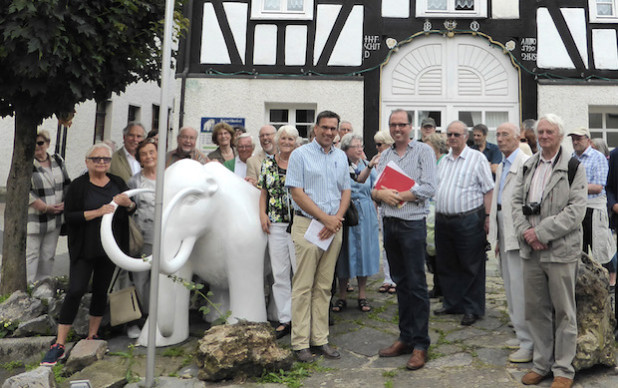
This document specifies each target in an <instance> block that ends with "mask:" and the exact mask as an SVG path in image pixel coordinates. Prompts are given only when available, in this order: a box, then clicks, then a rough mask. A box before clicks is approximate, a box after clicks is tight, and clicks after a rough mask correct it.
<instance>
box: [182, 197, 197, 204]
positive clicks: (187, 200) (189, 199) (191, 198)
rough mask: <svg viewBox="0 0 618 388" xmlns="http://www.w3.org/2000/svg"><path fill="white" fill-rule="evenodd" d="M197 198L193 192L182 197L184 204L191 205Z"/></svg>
mask: <svg viewBox="0 0 618 388" xmlns="http://www.w3.org/2000/svg"><path fill="white" fill-rule="evenodd" d="M198 200H199V198H198V196H197V195H195V194H191V195H187V196H186V197H185V199H184V201H185V204H186V205H193V204H195V203H196V202H197V201H198Z"/></svg>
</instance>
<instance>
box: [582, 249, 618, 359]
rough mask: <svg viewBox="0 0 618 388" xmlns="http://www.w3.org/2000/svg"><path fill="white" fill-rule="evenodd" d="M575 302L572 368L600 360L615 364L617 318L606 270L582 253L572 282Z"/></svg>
mask: <svg viewBox="0 0 618 388" xmlns="http://www.w3.org/2000/svg"><path fill="white" fill-rule="evenodd" d="M575 301H576V303H577V352H576V354H575V358H574V359H573V367H574V368H575V370H581V369H584V368H590V367H591V366H593V365H597V364H603V365H607V366H616V357H615V355H614V353H615V352H616V344H615V340H614V327H615V325H616V320H615V318H614V313H613V311H612V307H611V303H610V302H611V299H610V296H609V277H608V274H607V271H606V270H605V269H604V268H603V267H602V266H601V265H600V264H599V263H597V262H596V261H594V260H592V259H591V258H590V257H589V256H588V255H586V254H584V253H582V260H581V263H580V265H579V268H578V271H577V283H576V284H575Z"/></svg>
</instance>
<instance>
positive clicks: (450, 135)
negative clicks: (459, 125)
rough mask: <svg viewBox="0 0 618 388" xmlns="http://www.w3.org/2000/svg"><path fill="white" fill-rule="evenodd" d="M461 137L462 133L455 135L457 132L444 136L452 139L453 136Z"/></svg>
mask: <svg viewBox="0 0 618 388" xmlns="http://www.w3.org/2000/svg"><path fill="white" fill-rule="evenodd" d="M461 135H463V133H457V132H447V133H446V136H448V137H453V136H455V137H459V136H461Z"/></svg>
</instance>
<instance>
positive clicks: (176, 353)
mask: <svg viewBox="0 0 618 388" xmlns="http://www.w3.org/2000/svg"><path fill="white" fill-rule="evenodd" d="M184 354H185V351H184V350H183V349H182V348H179V347H176V346H175V347H173V348H167V349H165V350H164V351H163V353H162V355H163V357H180V356H182V355H184Z"/></svg>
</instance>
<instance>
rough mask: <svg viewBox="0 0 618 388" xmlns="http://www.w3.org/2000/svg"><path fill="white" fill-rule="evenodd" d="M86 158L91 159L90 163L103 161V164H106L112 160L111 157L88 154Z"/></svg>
mask: <svg viewBox="0 0 618 388" xmlns="http://www.w3.org/2000/svg"><path fill="white" fill-rule="evenodd" d="M86 159H88V160H90V161H92V163H103V164H107V163H109V162H111V161H112V158H109V157H107V156H89V157H87V158H86Z"/></svg>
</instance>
